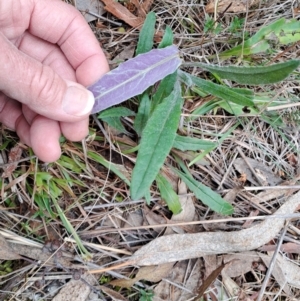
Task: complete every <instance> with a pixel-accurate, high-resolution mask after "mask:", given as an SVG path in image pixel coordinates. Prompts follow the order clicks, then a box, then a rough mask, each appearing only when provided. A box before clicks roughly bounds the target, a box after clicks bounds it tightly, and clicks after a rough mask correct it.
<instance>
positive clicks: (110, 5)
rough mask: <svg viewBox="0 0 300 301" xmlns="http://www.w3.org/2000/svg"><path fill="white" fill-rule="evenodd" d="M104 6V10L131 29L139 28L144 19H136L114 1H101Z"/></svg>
mask: <svg viewBox="0 0 300 301" xmlns="http://www.w3.org/2000/svg"><path fill="white" fill-rule="evenodd" d="M102 2H103V3H104V4H105V7H104V9H105V10H107V11H108V12H110V13H111V14H113V15H114V16H115V17H116V18H118V19H120V20H122V21H124V22H126V23H127V24H129V25H130V26H132V27H140V26H141V25H142V24H143V22H144V18H141V17H136V16H135V15H134V14H132V13H131V12H130V11H129V10H128V9H127V8H126V7H125V6H123V5H122V4H121V3H119V2H117V1H114V0H102Z"/></svg>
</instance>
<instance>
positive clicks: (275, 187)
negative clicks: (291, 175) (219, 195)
mask: <svg viewBox="0 0 300 301" xmlns="http://www.w3.org/2000/svg"><path fill="white" fill-rule="evenodd" d="M270 189H300V185H291V186H289V185H278V186H257V187H243V190H246V191H253V190H270ZM222 192H223V191H222Z"/></svg>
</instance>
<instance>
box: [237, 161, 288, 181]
mask: <svg viewBox="0 0 300 301" xmlns="http://www.w3.org/2000/svg"><path fill="white" fill-rule="evenodd" d="M246 159H247V162H248V163H249V164H250V165H251V167H252V169H253V170H254V171H255V172H256V174H255V175H253V173H252V171H251V170H250V168H249V167H248V166H247V165H246V164H245V160H244V159H243V158H237V159H235V161H234V163H233V165H234V167H235V169H236V170H237V171H238V172H239V173H240V174H243V175H245V177H246V179H247V180H248V181H250V182H251V183H253V184H254V185H256V186H260V185H259V183H257V179H256V178H259V179H261V182H263V183H264V182H266V183H265V184H266V185H268V184H269V185H271V186H275V185H277V184H279V183H280V182H282V179H281V178H280V177H279V176H277V175H276V174H275V173H274V172H273V171H272V169H271V168H270V167H268V166H266V165H264V164H263V163H262V162H259V161H257V160H255V159H251V158H246Z"/></svg>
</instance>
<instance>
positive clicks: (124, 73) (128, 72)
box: [88, 45, 181, 114]
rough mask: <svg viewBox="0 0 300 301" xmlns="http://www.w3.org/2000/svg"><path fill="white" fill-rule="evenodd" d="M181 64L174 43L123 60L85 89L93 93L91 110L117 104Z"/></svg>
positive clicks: (144, 88)
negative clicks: (93, 100)
mask: <svg viewBox="0 0 300 301" xmlns="http://www.w3.org/2000/svg"><path fill="white" fill-rule="evenodd" d="M180 64H181V59H180V58H179V50H178V48H177V47H176V46H175V45H172V46H169V47H166V48H163V49H154V50H151V51H149V52H147V53H145V54H140V55H138V56H137V57H135V58H133V59H130V60H128V61H126V62H125V63H122V64H120V65H119V67H118V68H116V69H114V70H112V71H110V72H108V73H106V74H105V75H104V76H103V77H101V78H100V79H99V80H98V81H97V82H96V83H95V84H93V85H92V86H90V87H88V89H89V90H90V91H91V92H92V93H93V94H94V96H95V104H94V107H93V110H92V113H93V114H94V113H97V112H100V111H102V110H104V109H107V108H109V107H111V106H114V105H117V104H119V103H121V102H123V101H125V100H127V99H129V98H131V97H133V96H136V95H139V94H141V93H143V92H144V91H145V90H146V89H147V88H149V87H150V86H152V85H153V84H155V83H156V82H157V81H159V80H161V79H163V78H164V77H166V76H167V75H169V74H171V73H173V72H175V71H176V70H177V68H178V67H179V66H180Z"/></svg>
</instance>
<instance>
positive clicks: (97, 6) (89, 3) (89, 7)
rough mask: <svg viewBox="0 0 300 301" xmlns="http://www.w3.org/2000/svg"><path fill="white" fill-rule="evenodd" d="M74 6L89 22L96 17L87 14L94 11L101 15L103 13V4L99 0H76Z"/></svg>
mask: <svg viewBox="0 0 300 301" xmlns="http://www.w3.org/2000/svg"><path fill="white" fill-rule="evenodd" d="M75 5H76V8H77V9H78V10H79V11H80V12H81V13H82V14H83V16H84V18H85V20H86V21H87V22H91V21H94V20H96V19H97V17H95V16H93V15H91V14H89V12H91V13H95V14H97V15H100V16H102V15H103V14H104V13H105V10H104V9H103V4H102V3H101V2H100V1H99V0H76V1H75Z"/></svg>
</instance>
